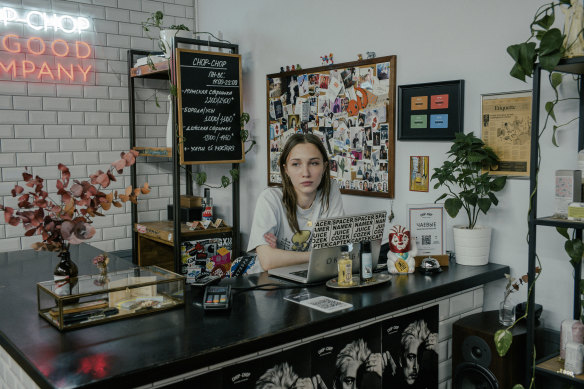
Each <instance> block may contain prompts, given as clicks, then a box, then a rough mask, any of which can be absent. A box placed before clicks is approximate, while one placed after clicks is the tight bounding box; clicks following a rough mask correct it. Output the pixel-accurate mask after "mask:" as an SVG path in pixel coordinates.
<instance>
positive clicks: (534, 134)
mask: <svg viewBox="0 0 584 389" xmlns="http://www.w3.org/2000/svg"><path fill="white" fill-rule="evenodd" d="M541 71H542V68H541V65H539V64H536V66H535V69H534V71H533V101H532V114H531V117H532V120H531V166H530V172H531V173H530V177H529V183H530V184H529V193H531V194H532V195H531V197H530V206H529V209H530V212H529V220H528V229H529V247H528V266H527V269H528V270H527V275H528V279H529V289H530V290H531V293H530V294H529V297H528V306H529V307H534V306H535V290H536V288H535V287H533V286H534V285H533V284H532V282H533V280H534V279H535V274H536V273H535V269H536V258H537V254H536V248H537V243H536V239H537V233H536V227H538V226H543V227H564V228H573V229H575V231H576V232H575V236H576V238H577V239H582V231H583V230H584V222H581V221H573V220H567V219H560V218H555V217H552V216H547V217H543V218H538V217H537V195H538V193H537V183H538V177H537V172H538V171H539V168H538V161H539V159H540V158H539V157H540V149H539V132H540V128H539V124H540V123H539V114H540V108H541V107H540V93H541ZM555 71H557V72H563V73H571V74H579V75H583V74H584V57H578V58H570V59H564V60H562V61H560V63H559V64H558V66H557V67H556V68H555ZM578 82H579V91H580V104H579V109H580V111H579V117H580V120H579V124H578V130H579V131H578V148H577V150H575V153H577V152H578V151H580V150H582V149H584V120H582V118H583V117H584V96H583V95H582V91H583V90H584V79H583V78H582V77H580V78H579V81H578ZM539 182H543V180H541V179H540V180H539ZM568 266H569V265H568ZM581 278H582V270H581V267H580V266H576V267H575V268H574V278H573V298H572V300H573V315H572V316H573V318H574V319H580V311H581V309H582V307H581V306H580V299H581V297H580V280H581ZM534 311H535V310H534V309H531V308H530V309H528V312H527V342H526V344H527V345H526V358H525V364H526V372H527V373H526V377H525V382H524V386H525V387H529V384H530V382H531V375H532V372H533V370H532V361H533V360H534V343H535V312H534ZM562 367H563V366H562ZM560 368H561V367H560V364H559V361H557V358H555V359H554V358H550V359H548V360H547V361H545V362H542V363H540V364H539V365H538V367H537V368H536V374H550V372H556V371H558V370H559V369H560ZM554 376H555V377H556V378H561V379H562V380H573V379H572V377H570V376H568V375H565V374H559V373H558V374H555V375H554ZM574 382H580V383H582V382H583V381H581V380H579V381H574Z"/></svg>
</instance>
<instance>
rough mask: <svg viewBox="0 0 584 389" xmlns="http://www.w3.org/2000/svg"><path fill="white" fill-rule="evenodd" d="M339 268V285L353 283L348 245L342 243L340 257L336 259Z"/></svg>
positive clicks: (351, 262)
mask: <svg viewBox="0 0 584 389" xmlns="http://www.w3.org/2000/svg"><path fill="white" fill-rule="evenodd" d="M338 268H339V279H338V284H339V286H351V285H353V261H351V256H350V255H349V246H347V245H343V246H342V247H341V257H340V258H339V261H338Z"/></svg>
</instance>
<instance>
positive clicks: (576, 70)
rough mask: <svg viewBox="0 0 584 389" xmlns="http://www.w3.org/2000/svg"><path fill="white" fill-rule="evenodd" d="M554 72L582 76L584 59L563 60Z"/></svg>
mask: <svg viewBox="0 0 584 389" xmlns="http://www.w3.org/2000/svg"><path fill="white" fill-rule="evenodd" d="M554 70H555V71H558V72H563V73H571V74H584V57H574V58H564V59H562V60H561V61H560V63H559V64H558V66H556V67H555V69H554Z"/></svg>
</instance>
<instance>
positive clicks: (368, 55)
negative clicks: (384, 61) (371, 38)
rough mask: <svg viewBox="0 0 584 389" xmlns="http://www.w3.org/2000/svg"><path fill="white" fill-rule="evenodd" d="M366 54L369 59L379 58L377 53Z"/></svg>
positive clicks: (369, 52)
mask: <svg viewBox="0 0 584 389" xmlns="http://www.w3.org/2000/svg"><path fill="white" fill-rule="evenodd" d="M365 54H367V59H371V58H375V57H376V56H377V54H375V51H368V52H366V53H365Z"/></svg>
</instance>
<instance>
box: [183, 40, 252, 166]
mask: <svg viewBox="0 0 584 389" xmlns="http://www.w3.org/2000/svg"><path fill="white" fill-rule="evenodd" d="M177 52H178V55H177V58H178V66H177V80H178V112H179V131H180V136H181V139H182V143H180V145H181V147H180V149H181V150H180V157H181V163H183V164H197V163H229V162H242V161H243V159H244V156H243V155H244V153H243V145H242V142H241V125H240V117H241V83H240V81H241V56H239V55H237V54H227V53H214V52H205V51H197V50H187V49H178V50H177Z"/></svg>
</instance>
